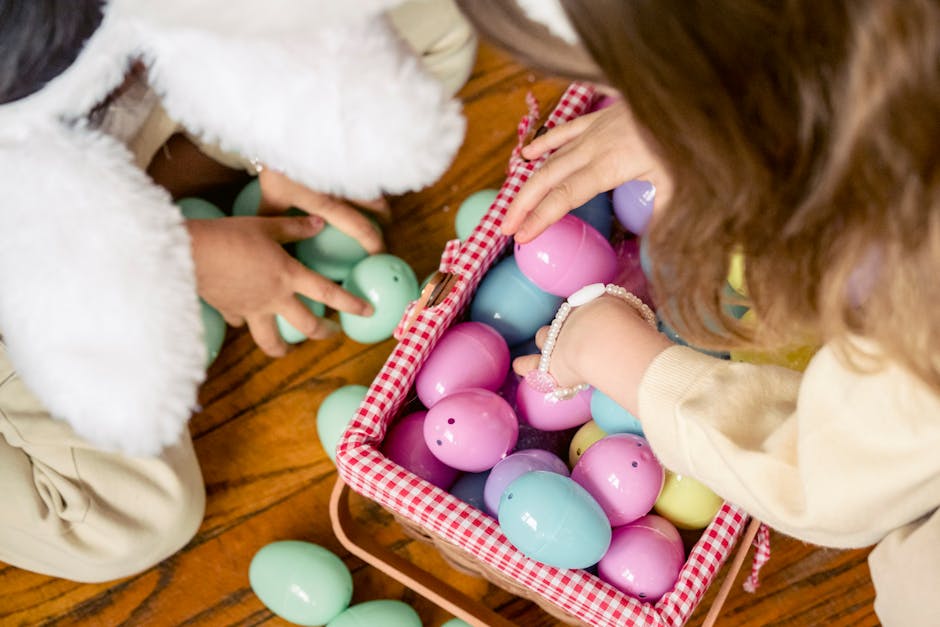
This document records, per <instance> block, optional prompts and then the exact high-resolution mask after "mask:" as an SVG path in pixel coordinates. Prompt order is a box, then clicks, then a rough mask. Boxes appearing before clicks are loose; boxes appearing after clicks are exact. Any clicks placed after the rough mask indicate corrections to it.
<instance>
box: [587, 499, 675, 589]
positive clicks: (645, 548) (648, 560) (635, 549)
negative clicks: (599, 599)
mask: <svg viewBox="0 0 940 627" xmlns="http://www.w3.org/2000/svg"><path fill="white" fill-rule="evenodd" d="M684 562H685V551H684V549H683V547H682V538H681V537H680V536H679V532H678V531H676V528H675V527H673V526H672V525H671V524H670V523H669V522H668V521H667V520H665V519H664V518H660V517H659V516H654V515H650V516H644V517H642V518H640V519H639V520H636V521H634V522H632V523H630V524H628V525H624V526H623V527H618V528H617V529H614V533H613V538H612V539H611V542H610V549H608V551H607V553H606V554H605V555H604V557H602V558H601V560H600V562H599V563H598V565H597V574H598V576H599V577H600V578H601V579H603V580H604V581H606V582H607V583H609V584H610V585H612V586H614V587H615V588H617V589H619V590H621V591H622V592H624V593H625V594H629V595H630V596H632V597H634V598H637V599H640V600H641V601H646V602H648V603H655V602H656V601H658V600H659V599H660V597H662V596H663V595H664V594H665V593H666V592H669V591H670V590H672V588H673V587H674V586H675V585H676V581H677V580H678V579H679V571H681V570H682V565H683V563H684Z"/></svg>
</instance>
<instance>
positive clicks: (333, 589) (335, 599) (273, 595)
mask: <svg viewBox="0 0 940 627" xmlns="http://www.w3.org/2000/svg"><path fill="white" fill-rule="evenodd" d="M248 581H249V583H250V584H251V589H252V590H254V592H255V594H256V595H258V598H259V599H261V602H262V603H264V604H265V606H267V608H268V609H270V610H271V611H272V612H274V613H275V614H277V615H278V616H280V617H281V618H283V619H284V620H287V621H290V622H292V623H296V624H298V625H325V624H326V623H328V622H329V621H331V620H333V619H334V618H336V616H338V615H339V614H340V612H342V611H343V610H345V609H346V608H347V607H349V601H350V600H351V599H352V592H353V581H352V575H351V574H350V572H349V569H348V568H347V567H346V564H344V563H343V560H341V559H340V558H339V557H337V556H336V554H334V553H333V552H332V551H330V550H328V549H325V548H323V547H322V546H319V545H317V544H313V543H310V542H301V541H299V540H283V541H280V542H272V543H271V544H268V545H267V546H264V547H262V548H261V550H260V551H258V552H257V553H255V556H254V557H253V558H252V560H251V565H250V566H249V568H248Z"/></svg>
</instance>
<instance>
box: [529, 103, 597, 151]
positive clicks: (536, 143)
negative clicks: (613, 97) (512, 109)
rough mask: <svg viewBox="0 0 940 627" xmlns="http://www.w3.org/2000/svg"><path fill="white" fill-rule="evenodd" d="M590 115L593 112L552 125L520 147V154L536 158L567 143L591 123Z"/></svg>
mask: <svg viewBox="0 0 940 627" xmlns="http://www.w3.org/2000/svg"><path fill="white" fill-rule="evenodd" d="M592 116H594V114H593V113H591V114H588V115H583V116H580V117H577V118H575V119H574V120H571V121H570V122H567V123H565V124H561V125H559V126H556V127H554V128H553V129H551V130H550V131H548V132H547V133H545V134H544V135H539V136H538V137H536V138H535V139H533V140H532V141H531V142H529V143H528V144H527V145H526V146H524V147H523V148H522V156H523V157H524V158H526V159H536V158H538V157H540V156H542V155H544V154H545V153H546V152H549V151H551V150H555V149H556V148H558V147H560V146H563V145H564V144H567V143H568V142H570V141H571V140H572V139H574V138H575V137H578V136H579V135H581V133H583V132H584V129H586V128H587V127H588V126H590V125H591V119H592Z"/></svg>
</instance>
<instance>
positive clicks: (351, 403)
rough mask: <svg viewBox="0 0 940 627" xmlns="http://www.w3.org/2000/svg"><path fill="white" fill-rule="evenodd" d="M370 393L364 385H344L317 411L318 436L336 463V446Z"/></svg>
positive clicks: (325, 399)
mask: <svg viewBox="0 0 940 627" xmlns="http://www.w3.org/2000/svg"><path fill="white" fill-rule="evenodd" d="M368 391H369V388H367V387H366V386H364V385H344V386H343V387H341V388H338V389H336V390H333V391H332V392H330V393H329V394H328V395H327V397H326V398H324V399H323V402H322V403H320V407H319V409H317V435H318V436H319V437H320V444H321V445H323V449H324V450H325V451H326V454H327V455H329V457H330V460H331V461H333V462H336V445H337V444H339V439H340V438H341V437H343V432H344V431H346V427H347V426H348V425H349V422H350V421H351V420H352V417H353V416H354V415H355V413H356V410H357V409H359V405H361V404H362V400H363V399H364V398H365V397H366V392H368Z"/></svg>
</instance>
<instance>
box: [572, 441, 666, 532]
mask: <svg viewBox="0 0 940 627" xmlns="http://www.w3.org/2000/svg"><path fill="white" fill-rule="evenodd" d="M571 478H572V479H574V480H575V481H576V482H577V483H579V484H580V485H581V486H582V487H583V488H584V489H585V490H587V491H588V492H589V493H590V494H591V496H593V497H594V499H595V500H596V501H597V502H598V504H599V505H600V506H601V508H603V510H604V512H605V513H606V514H607V518H609V519H610V524H611V526H614V527H617V526H619V525H625V524H627V523H629V522H633V521H634V520H636V519H637V518H639V517H640V516H643V515H645V514H647V513H649V511H650V510H651V509H653V504H654V503H655V502H656V499H657V498H658V497H659V492H660V490H662V487H663V481H664V479H665V471H664V470H663V467H662V466H661V465H660V463H659V461H658V460H657V459H656V457H655V456H654V455H653V450H652V449H651V448H650V445H649V443H648V442H647V441H646V439H645V438H642V437H640V436H638V435H633V434H632V433H615V434H612V435H608V436H607V437H605V438H601V439H600V440H598V441H597V442H595V443H594V444H593V445H592V446H591V447H590V448H588V449H587V450H586V451H584V453H583V454H582V455H581V458H580V459H579V460H578V463H577V464H576V465H575V467H574V470H572V471H571Z"/></svg>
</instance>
